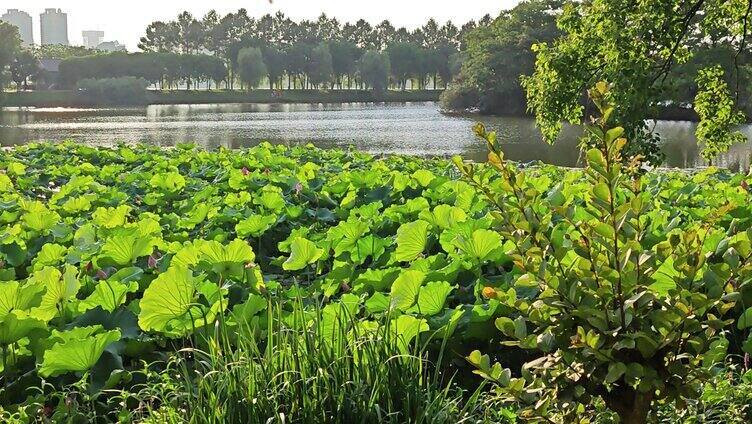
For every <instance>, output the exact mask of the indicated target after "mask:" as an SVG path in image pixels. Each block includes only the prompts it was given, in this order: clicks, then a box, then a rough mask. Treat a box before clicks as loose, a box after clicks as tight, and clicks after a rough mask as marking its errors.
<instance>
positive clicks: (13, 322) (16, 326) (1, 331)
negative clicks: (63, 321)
mask: <svg viewBox="0 0 752 424" xmlns="http://www.w3.org/2000/svg"><path fill="white" fill-rule="evenodd" d="M41 328H47V324H46V323H45V322H44V321H42V320H41V319H39V318H36V317H33V316H31V315H29V314H28V313H27V312H24V311H12V312H10V313H8V314H5V315H4V316H3V317H2V318H0V345H2V346H7V345H10V344H12V343H16V342H18V341H19V340H21V339H23V338H24V337H26V336H28V335H29V333H30V332H31V331H33V330H35V329H41Z"/></svg>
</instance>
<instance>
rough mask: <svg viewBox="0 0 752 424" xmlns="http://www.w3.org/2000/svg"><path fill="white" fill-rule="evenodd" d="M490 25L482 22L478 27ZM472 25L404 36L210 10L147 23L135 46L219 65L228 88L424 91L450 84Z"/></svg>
mask: <svg viewBox="0 0 752 424" xmlns="http://www.w3.org/2000/svg"><path fill="white" fill-rule="evenodd" d="M490 21H491V18H490V17H489V16H486V17H485V18H483V19H482V20H481V21H480V24H481V25H482V24H488V23H489V22H490ZM477 26H478V24H476V23H475V22H469V23H467V24H465V25H463V26H462V27H461V28H458V27H457V26H455V25H454V24H453V23H451V22H447V23H446V24H444V25H439V24H438V23H437V22H436V21H435V20H433V19H431V20H429V21H428V22H427V23H426V24H425V25H423V26H422V27H421V28H418V29H415V30H413V31H409V30H407V29H405V28H395V27H394V26H393V25H392V24H391V23H390V22H389V21H384V22H382V23H380V24H378V25H376V26H372V25H370V24H369V23H368V22H366V21H365V20H359V21H358V22H356V23H355V24H351V23H346V24H344V25H342V24H340V22H339V21H337V19H333V18H329V17H327V16H326V15H323V14H322V15H321V16H320V17H319V18H318V19H317V20H314V21H309V20H304V21H301V22H294V21H292V20H291V19H290V18H287V17H286V16H285V15H284V14H283V13H281V12H278V13H277V14H275V15H265V16H263V17H261V18H258V19H255V18H252V17H250V16H248V14H247V12H246V10H245V9H240V10H239V11H238V12H236V13H230V14H227V15H225V16H220V15H219V14H218V13H217V12H215V11H211V12H209V13H208V14H206V15H205V16H204V17H203V18H201V19H196V18H195V17H194V16H192V15H191V14H190V13H188V12H183V13H181V14H180V15H179V16H178V17H177V19H176V20H174V21H170V22H154V23H152V24H150V25H149V26H148V28H147V29H146V35H145V36H144V37H143V38H142V39H141V43H140V44H139V47H140V48H141V49H142V50H143V51H145V52H153V53H172V54H181V55H195V54H206V55H210V56H212V57H215V58H218V59H221V60H222V61H223V62H224V64H225V65H226V67H227V77H226V79H225V80H224V82H225V86H226V87H228V88H232V87H233V86H234V84H235V82H236V81H240V82H241V83H242V84H244V86H246V87H251V86H257V85H259V84H260V83H261V82H262V81H263V80H266V81H267V82H268V84H269V88H276V89H284V88H301V89H307V88H340V89H342V88H355V87H357V88H366V87H369V88H374V87H376V88H379V87H382V88H387V87H392V88H399V89H403V90H404V89H406V88H408V86H410V87H414V88H421V89H423V88H428V87H429V85H430V86H431V87H433V88H436V87H438V86H444V87H445V86H446V85H447V84H448V83H449V81H451V79H452V77H453V75H454V73H455V71H457V70H458V69H459V58H460V56H459V55H458V53H459V51H460V48H461V47H462V45H463V41H462V40H463V38H464V36H465V34H467V33H468V32H470V31H472V30H473V29H475V28H476V27H477ZM241 53H242V54H241ZM382 77H384V78H383V81H382Z"/></svg>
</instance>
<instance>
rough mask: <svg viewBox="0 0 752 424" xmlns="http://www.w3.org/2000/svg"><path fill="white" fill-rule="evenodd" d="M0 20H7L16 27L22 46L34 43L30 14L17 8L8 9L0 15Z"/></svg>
mask: <svg viewBox="0 0 752 424" xmlns="http://www.w3.org/2000/svg"><path fill="white" fill-rule="evenodd" d="M0 21H3V22H7V23H9V24H11V25H14V26H15V27H16V28H18V35H20V36H21V42H22V43H23V45H24V46H30V45H32V44H34V32H33V25H34V24H33V23H32V20H31V15H29V14H28V13H26V12H23V11H20V10H18V9H8V11H7V12H6V13H5V14H4V15H3V16H0Z"/></svg>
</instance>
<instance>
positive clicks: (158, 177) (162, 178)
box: [149, 172, 185, 193]
mask: <svg viewBox="0 0 752 424" xmlns="http://www.w3.org/2000/svg"><path fill="white" fill-rule="evenodd" d="M149 185H150V186H151V187H152V188H154V189H157V190H161V191H166V192H168V193H177V192H179V191H180V190H182V189H183V187H185V177H183V176H182V175H180V174H179V173H177V172H165V173H161V174H154V175H153V176H152V177H151V179H150V180H149Z"/></svg>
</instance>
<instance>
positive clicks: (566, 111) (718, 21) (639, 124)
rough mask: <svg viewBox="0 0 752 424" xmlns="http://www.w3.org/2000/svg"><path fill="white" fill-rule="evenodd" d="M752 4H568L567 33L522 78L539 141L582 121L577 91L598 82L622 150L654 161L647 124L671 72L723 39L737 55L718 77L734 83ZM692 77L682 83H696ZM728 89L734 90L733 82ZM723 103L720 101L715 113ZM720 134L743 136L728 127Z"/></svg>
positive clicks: (706, 0) (705, 0)
mask: <svg viewBox="0 0 752 424" xmlns="http://www.w3.org/2000/svg"><path fill="white" fill-rule="evenodd" d="M750 4H752V3H749V2H746V1H734V2H729V1H723V0H696V1H683V2H677V1H675V0H656V1H651V2H636V3H634V4H631V5H630V6H629V7H624V2H623V1H620V0H593V1H589V2H582V3H573V4H571V5H569V6H568V7H566V8H565V9H564V13H563V15H562V16H561V17H560V18H559V20H558V23H559V26H560V27H561V28H562V30H563V31H564V34H565V35H564V36H563V37H562V38H561V39H559V40H557V41H556V42H554V43H541V44H538V45H536V46H535V50H536V52H537V59H536V65H535V73H534V74H533V76H532V77H530V78H527V79H526V80H525V87H526V89H527V98H528V103H529V105H530V108H531V110H532V111H533V112H534V113H535V115H536V121H537V123H538V125H539V127H540V128H541V130H542V132H543V134H544V137H545V138H546V140H548V141H551V142H553V141H554V140H555V139H556V137H557V136H558V133H559V131H560V129H561V124H562V122H563V121H567V122H574V123H580V122H581V121H582V120H583V118H584V117H585V115H586V114H585V108H584V107H583V102H582V99H583V93H584V92H585V90H586V88H587V87H589V86H591V85H592V84H593V83H594V82H595V81H600V80H604V81H608V82H609V83H610V84H611V86H612V89H611V91H610V93H611V94H610V95H611V96H612V97H613V101H614V102H615V104H616V105H617V107H616V108H615V110H614V120H615V123H616V124H618V125H620V126H623V127H624V128H625V130H626V132H627V138H628V139H629V140H630V144H629V146H627V149H628V151H629V152H631V153H634V152H639V153H641V154H643V155H644V156H646V157H647V158H648V159H649V160H650V162H651V163H655V164H657V163H660V162H661V160H662V155H661V153H660V149H659V137H658V136H657V135H655V134H654V133H653V132H652V131H651V129H650V128H649V127H648V124H647V122H646V120H647V119H649V118H655V117H657V116H658V114H659V113H660V111H661V105H662V104H665V102H666V101H667V100H669V101H670V100H671V97H670V95H669V93H670V92H671V85H672V78H671V75H672V70H673V69H674V68H675V67H676V66H677V65H680V64H683V63H686V62H687V61H688V60H690V59H691V58H692V56H693V54H694V53H695V52H697V51H698V50H701V49H703V48H705V47H704V44H705V43H704V42H702V40H723V39H725V40H728V42H730V43H731V45H733V46H734V49H735V50H736V51H737V52H738V53H736V54H735V55H734V58H733V60H732V63H734V66H732V67H731V68H732V74H727V73H724V74H725V75H723V79H726V80H727V81H728V82H731V80H732V79H736V80H737V81H738V78H739V77H740V72H739V69H740V68H741V64H742V63H741V61H742V60H743V59H744V56H745V55H744V54H742V53H743V52H744V51H745V49H747V40H748V38H749V32H750V31H752V25H750V19H751V18H752V13H750V11H751V10H752V8H751V7H750ZM656 29H659V30H656ZM708 65H709V66H711V67H712V66H713V65H714V64H712V63H709V64H708ZM697 71H698V75H699V71H700V70H699V69H698V70H697ZM695 76H697V75H688V76H687V78H688V79H689V80H690V81H694V80H695ZM728 85H729V87H732V88H734V91H737V90H736V89H735V87H736V84H734V83H733V82H732V83H731V84H728ZM716 86H717V84H710V85H707V86H706V88H707V89H711V90H712V89H713V88H714V87H716ZM698 88H699V87H698ZM735 94H736V93H731V96H732V97H737V96H736V95H735ZM698 95H699V93H698ZM721 105H723V106H721ZM725 105H726V103H725V102H723V101H719V102H717V105H716V108H720V107H725ZM721 115H722V114H719V113H712V112H711V111H710V110H708V109H707V108H705V110H704V113H703V116H705V117H708V118H709V119H713V118H712V117H719V116H721ZM732 121H733V120H730V121H727V124H731V122H732ZM705 126H706V127H707V125H705ZM724 132H725V133H726V134H727V135H728V136H729V137H733V138H735V139H736V140H740V139H741V138H739V137H736V136H734V135H732V134H733V132H732V131H731V130H730V128H729V129H727V130H725V131H724ZM714 140H716V141H719V139H718V138H714ZM722 144H723V145H725V146H727V144H725V143H722ZM706 147H708V148H710V149H711V150H712V151H713V152H714V153H718V152H720V151H723V149H716V147H718V146H706Z"/></svg>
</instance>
